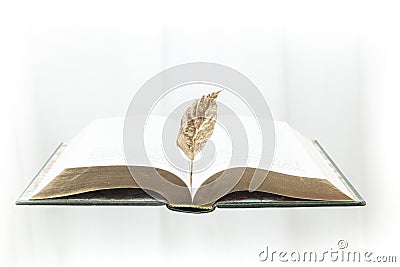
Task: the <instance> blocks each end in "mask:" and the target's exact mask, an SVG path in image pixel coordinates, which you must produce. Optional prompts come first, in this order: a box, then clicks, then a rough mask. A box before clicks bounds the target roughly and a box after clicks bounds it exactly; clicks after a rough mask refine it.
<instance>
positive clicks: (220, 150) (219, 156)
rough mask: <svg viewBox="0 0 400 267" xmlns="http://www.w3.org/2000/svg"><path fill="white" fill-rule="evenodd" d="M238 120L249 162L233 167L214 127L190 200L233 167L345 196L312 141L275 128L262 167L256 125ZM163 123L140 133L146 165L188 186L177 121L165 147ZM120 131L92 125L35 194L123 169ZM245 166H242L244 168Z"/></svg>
mask: <svg viewBox="0 0 400 267" xmlns="http://www.w3.org/2000/svg"><path fill="white" fill-rule="evenodd" d="M240 119H241V122H242V124H243V125H244V127H245V128H246V130H247V131H248V132H249V133H250V136H248V137H247V142H248V143H247V147H248V155H247V157H246V155H245V153H243V154H244V156H243V157H246V158H243V159H240V160H239V161H236V162H235V161H232V160H231V158H232V148H233V147H234V146H235V144H232V140H230V137H229V133H227V131H226V129H224V127H223V126H222V125H219V124H218V123H217V124H216V125H215V129H214V133H213V135H212V136H211V138H210V139H209V141H208V142H207V144H206V146H205V147H204V149H203V150H202V152H201V153H199V155H197V156H196V158H195V161H194V173H193V188H194V191H193V192H192V193H193V194H194V193H195V191H196V190H197V188H198V187H199V186H200V185H201V184H202V183H203V182H204V181H205V180H206V179H208V178H209V177H210V176H212V175H213V174H215V173H217V172H219V171H223V170H226V169H228V168H234V167H253V168H262V169H266V170H272V171H275V172H279V173H283V174H289V175H294V176H301V177H308V178H324V179H328V180H329V181H330V182H331V183H332V184H334V185H335V186H336V187H338V188H339V189H340V190H342V191H343V192H344V193H348V190H346V187H345V186H344V185H343V183H341V182H340V180H338V179H335V178H334V176H333V175H332V174H331V173H330V172H329V171H327V170H328V168H329V167H328V168H327V167H326V166H325V165H324V163H323V159H322V160H321V157H320V159H319V160H318V154H315V153H316V152H315V151H314V152H312V148H311V147H309V146H308V145H305V144H308V142H309V143H310V144H311V145H312V143H311V141H310V140H308V139H306V138H304V137H303V136H301V135H300V134H299V133H297V132H296V131H295V130H294V129H292V127H290V126H289V125H288V124H287V123H285V122H279V121H276V122H275V155H274V159H273V162H272V164H271V163H265V162H260V158H261V153H262V140H261V137H260V133H259V128H258V125H257V123H256V122H255V121H254V120H252V119H251V118H247V117H246V118H240ZM165 123H166V118H165V117H161V116H151V117H150V118H148V121H147V123H146V126H145V128H144V129H143V130H144V136H145V138H144V144H145V148H146V152H147V156H148V159H149V162H148V164H147V165H148V166H152V167H157V168H160V169H164V170H166V171H169V172H171V173H173V174H175V175H176V176H178V177H180V178H181V179H182V180H183V181H184V182H185V183H186V184H187V185H188V184H189V164H190V161H189V160H188V159H187V157H185V155H184V154H183V153H182V152H181V151H180V149H179V148H178V146H177V145H176V137H177V134H178V130H179V126H180V121H175V122H172V123H174V124H176V125H172V127H176V135H175V136H170V137H168V139H167V140H164V141H163V130H164V124H165ZM123 126H124V118H110V119H101V120H96V121H93V122H92V123H90V124H89V125H88V126H87V127H85V128H84V129H83V130H82V131H81V132H80V133H79V134H78V135H77V136H76V137H75V138H74V139H73V140H71V142H69V143H67V146H66V148H65V150H64V151H63V153H62V154H61V155H60V156H59V158H58V160H57V161H56V162H55V163H54V165H53V166H52V168H51V169H50V170H49V172H48V173H47V174H46V176H45V177H44V178H43V181H42V183H41V184H40V185H39V186H38V187H37V188H36V190H35V192H34V193H33V194H36V193H38V192H39V191H40V190H41V189H42V188H44V187H45V186H46V185H47V184H48V183H49V182H50V181H51V180H52V179H54V178H55V177H56V176H57V175H58V174H60V173H61V172H62V171H63V170H64V169H66V168H76V167H89V166H113V165H127V163H126V161H125V156H124V147H123ZM164 138H165V137H164ZM165 143H167V144H165ZM260 144H261V145H260ZM170 151H172V152H170ZM310 151H311V152H310ZM168 153H170V154H171V153H172V154H173V155H175V156H171V155H169V154H168ZM174 153H175V154H174ZM239 162H240V163H239ZM243 162H246V164H245V165H243ZM138 165H143V164H142V163H141V164H138ZM321 166H322V167H321Z"/></svg>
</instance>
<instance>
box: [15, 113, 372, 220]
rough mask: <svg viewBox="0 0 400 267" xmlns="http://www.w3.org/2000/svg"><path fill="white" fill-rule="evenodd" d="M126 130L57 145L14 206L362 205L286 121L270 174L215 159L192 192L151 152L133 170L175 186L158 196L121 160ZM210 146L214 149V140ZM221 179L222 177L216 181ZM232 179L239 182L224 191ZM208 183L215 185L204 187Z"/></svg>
mask: <svg viewBox="0 0 400 267" xmlns="http://www.w3.org/2000/svg"><path fill="white" fill-rule="evenodd" d="M123 123H124V120H123V118H111V119H102V120H97V121H94V122H92V123H91V124H89V125H88V126H87V127H86V128H85V129H84V130H82V131H81V132H80V133H79V134H78V135H77V136H76V137H75V138H74V139H73V140H72V141H71V142H69V143H68V144H62V145H61V146H60V147H59V148H58V149H57V151H56V152H55V153H54V154H53V155H52V157H51V158H50V159H49V161H48V162H47V163H46V164H45V166H44V167H43V168H42V170H41V171H40V172H39V174H38V175H37V176H36V177H35V179H34V180H33V181H32V183H31V184H30V185H29V186H28V188H27V189H26V190H25V192H24V193H23V194H22V196H21V197H20V199H19V200H18V201H17V204H72V205H73V204H92V205H108V204H116V205H163V204H167V206H168V207H169V208H170V209H175V210H181V211H189V212H193V211H194V212H198V211H200V212H201V211H210V210H213V209H214V208H215V207H217V206H218V207H263V206H296V205H297V206H319V205H365V202H364V201H363V199H362V198H361V197H360V195H359V194H358V193H357V191H356V190H355V189H354V188H353V187H352V186H351V184H350V183H349V182H348V181H347V180H346V178H345V177H344V176H343V174H342V173H341V172H340V171H339V170H338V168H337V167H336V165H335V164H334V163H333V162H332V161H331V159H330V158H329V156H328V155H327V154H326V153H325V152H324V150H323V149H322V147H321V146H320V145H319V144H318V143H317V142H316V141H312V140H309V139H307V138H305V137H304V136H303V135H301V134H300V133H299V132H297V131H296V130H294V129H293V128H292V127H291V126H289V125H288V124H287V123H285V122H275V123H274V124H275V136H276V137H275V156H274V160H273V162H272V164H271V166H270V168H269V169H260V168H258V169H257V165H254V166H252V164H253V163H251V162H250V163H249V166H229V168H228V169H224V166H225V165H224V162H222V163H221V162H218V160H220V161H223V159H224V157H222V158H221V157H220V158H221V159H219V158H218V157H216V159H215V161H214V163H213V164H215V166H217V167H215V168H213V167H209V168H207V170H206V171H203V172H202V175H199V177H196V176H195V177H194V178H195V180H196V182H197V186H196V187H195V190H194V192H190V190H189V188H188V187H187V184H188V181H187V176H186V177H185V173H184V171H182V170H176V168H174V167H173V166H170V165H171V164H170V163H169V162H168V161H166V160H162V157H160V156H159V154H158V155H157V153H154V154H155V155H156V156H154V158H155V160H153V161H151V166H142V165H140V164H138V165H137V166H131V167H133V170H134V172H133V174H134V175H137V176H140V177H141V178H143V177H145V178H146V179H148V180H149V181H152V179H153V180H154V183H157V179H159V178H157V177H153V176H152V175H151V174H152V173H154V168H156V170H157V172H158V173H159V174H160V175H161V176H162V177H163V178H165V180H166V181H168V182H169V183H170V184H172V185H176V186H172V187H171V186H169V187H165V188H163V187H161V188H160V187H157V189H156V190H155V191H152V190H153V189H152V188H150V189H149V188H141V186H140V185H139V184H138V183H137V181H136V180H135V179H134V178H133V176H132V174H131V172H130V171H129V170H130V169H129V166H127V163H126V160H125V157H124V148H123V141H122V136H123V133H122V131H123ZM215 136H216V137H215V138H218V135H215ZM214 142H215V143H216V144H218V140H214ZM221 142H222V141H221ZM152 149H157V148H152ZM217 150H218V147H217ZM150 154H151V153H150ZM222 155H225V154H222ZM221 173H224V177H227V178H224V179H225V180H224V179H222V181H220V182H215V181H217V180H218V179H219V178H220V176H221ZM255 173H256V175H258V176H260V175H261V176H265V177H264V179H263V180H262V183H261V184H260V185H259V186H258V187H257V188H256V190H254V191H251V192H249V187H250V183H251V179H252V178H254V175H255ZM229 177H231V179H234V178H235V179H236V181H238V182H235V183H234V184H233V186H230V187H229V188H228V189H229V190H226V186H227V184H229V179H230V178H229ZM214 182H215V183H214ZM150 184H151V183H150ZM210 184H213V186H211V187H210V186H207V185H210ZM149 190H150V191H149ZM225 191H226V192H225ZM149 192H151V194H149ZM221 192H224V193H223V195H220V194H221ZM276 204H278V205H276Z"/></svg>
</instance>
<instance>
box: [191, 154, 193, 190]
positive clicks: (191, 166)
mask: <svg viewBox="0 0 400 267" xmlns="http://www.w3.org/2000/svg"><path fill="white" fill-rule="evenodd" d="M192 176H193V160H191V161H190V192H192Z"/></svg>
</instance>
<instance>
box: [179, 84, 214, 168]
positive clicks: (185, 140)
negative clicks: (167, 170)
mask: <svg viewBox="0 0 400 267" xmlns="http://www.w3.org/2000/svg"><path fill="white" fill-rule="evenodd" d="M220 92H221V91H218V92H214V93H211V94H208V95H206V96H204V95H203V96H202V97H201V98H200V99H197V100H196V101H195V102H194V103H193V104H192V105H191V106H190V107H189V108H187V110H186V112H185V114H183V116H182V120H181V128H180V130H179V134H178V139H177V141H176V144H177V145H178V147H179V148H180V149H182V151H183V152H184V153H185V155H186V156H187V157H188V158H189V159H190V160H191V161H193V160H194V157H195V156H196V154H197V153H199V152H200V151H201V150H202V149H203V148H204V146H205V144H206V143H207V141H208V139H209V138H210V137H211V135H212V133H213V131H214V125H215V122H216V119H217V102H216V100H215V99H216V98H217V96H218V94H219V93H220Z"/></svg>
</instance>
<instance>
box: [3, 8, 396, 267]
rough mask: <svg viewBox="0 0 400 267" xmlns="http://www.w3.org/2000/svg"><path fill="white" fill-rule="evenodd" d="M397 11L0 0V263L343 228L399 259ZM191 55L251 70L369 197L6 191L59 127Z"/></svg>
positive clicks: (240, 260) (102, 110) (119, 259)
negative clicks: (189, 199)
mask: <svg viewBox="0 0 400 267" xmlns="http://www.w3.org/2000/svg"><path fill="white" fill-rule="evenodd" d="M399 11H400V6H399V4H398V2H396V1H393V2H389V1H372V2H369V1H261V2H252V1H241V2H239V3H236V2H235V3H233V1H193V2H190V1H182V2H176V1H140V2H137V3H134V2H133V1H127V2H120V1H110V2H109V3H103V2H101V1H92V2H90V1H65V2H55V1H47V2H46V1H1V4H0V90H1V96H0V166H1V170H0V179H1V186H0V200H1V202H0V217H1V219H0V266H84V265H85V266H90V265H93V266H137V265H138V264H146V266H147V265H152V264H155V263H158V264H159V265H161V264H162V266H164V265H174V266H177V265H185V266H187V265H193V264H194V265H198V264H202V265H203V266H204V264H206V262H216V263H219V264H230V265H236V264H246V266H247V265H250V264H255V265H257V264H258V265H266V264H271V263H265V262H264V263H261V262H259V261H258V254H259V252H260V251H261V250H262V249H264V248H265V246H267V245H268V246H269V247H270V249H276V250H278V249H282V250H283V249H286V250H293V249H298V250H300V251H301V250H306V249H308V250H317V251H319V250H329V249H330V248H335V249H336V248H337V245H336V243H337V241H338V240H339V239H345V240H347V241H348V242H349V248H351V249H353V250H362V251H365V250H369V251H373V252H374V253H375V254H380V255H396V253H397V258H398V261H399V260H400V254H398V249H396V245H398V243H399V240H398V238H399V232H400V230H399V227H398V225H399V211H398V209H399V208H398V207H399V204H400V202H399V193H400V192H399V189H400V182H399V181H400V174H399V171H398V165H399V162H398V161H399V156H398V150H399V148H400V146H399V136H400V135H399V134H400V133H399V114H400V104H399V96H400V94H399V93H398V91H399V90H400V82H399V81H400V31H399V28H400V27H399V26H400V16H399ZM194 61H207V62H215V63H220V64H224V65H227V66H230V67H232V68H234V69H236V70H238V71H240V72H241V73H243V74H244V75H246V76H247V77H248V78H250V79H251V80H252V81H253V82H254V83H255V84H256V85H257V86H258V87H259V89H260V90H261V91H262V93H263V95H264V96H265V98H266V99H267V101H268V103H269V105H270V107H271V109H272V112H273V116H274V118H275V119H280V120H286V121H288V122H289V123H290V124H292V125H293V126H294V127H295V128H297V129H298V130H300V131H301V132H303V133H304V134H305V135H307V136H308V137H310V138H315V139H318V140H319V141H320V142H321V144H322V145H323V146H324V147H325V148H326V149H327V151H328V152H329V154H330V155H331V156H332V157H333V159H334V160H335V161H336V163H337V164H338V165H339V166H340V167H341V169H342V170H343V171H344V173H345V174H346V176H347V177H348V178H349V179H350V180H351V181H352V183H353V184H354V185H355V187H356V188H357V189H358V190H359V191H360V192H361V194H362V195H363V197H364V198H365V199H366V201H367V206H366V207H359V208H297V209H254V210H249V209H247V210H232V209H225V210H224V209H219V210H216V211H215V212H213V213H211V214H207V215H200V216H199V215H197V216H195V215H188V214H180V213H174V212H170V211H168V210H167V209H166V208H164V207H159V208H157V207H155V208H140V207H16V206H15V205H14V202H15V200H16V199H17V197H18V196H19V194H20V193H21V192H22V190H23V189H24V188H25V186H26V185H27V184H28V182H29V181H30V180H31V179H32V178H33V176H34V174H35V173H36V172H37V171H38V169H39V168H40V167H41V166H42V164H43V163H44V162H45V160H46V159H47V158H48V156H49V155H50V154H51V153H52V151H53V150H54V149H55V147H56V146H57V145H58V144H59V143H60V142H61V141H66V140H69V139H70V138H71V137H72V136H73V135H74V134H75V133H76V132H77V131H78V130H79V129H80V128H81V127H83V126H85V125H86V124H87V123H88V122H89V121H91V120H93V119H96V118H102V117H109V116H118V115H119V116H123V115H124V113H125V111H126V109H127V107H128V104H129V102H130V99H131V98H132V97H133V95H134V94H135V91H136V90H137V89H138V88H139V87H140V86H141V85H142V84H143V83H144V82H145V81H146V80H147V79H149V78H151V76H153V75H154V74H156V73H158V72H160V71H162V70H164V69H166V68H168V67H171V66H174V65H178V64H182V63H187V62H194ZM284 265H288V263H286V264H284ZM370 265H372V264H370ZM392 265H394V264H392ZM392 265H390V266H392Z"/></svg>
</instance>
